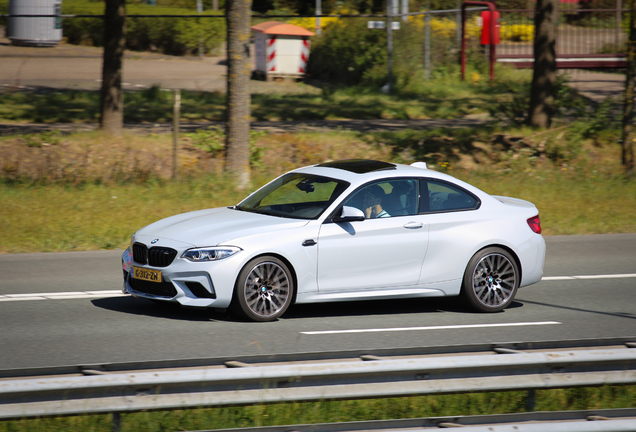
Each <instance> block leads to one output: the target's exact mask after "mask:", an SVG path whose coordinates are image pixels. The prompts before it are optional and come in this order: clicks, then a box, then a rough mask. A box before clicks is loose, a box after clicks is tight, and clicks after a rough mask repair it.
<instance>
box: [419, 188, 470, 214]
mask: <svg viewBox="0 0 636 432" xmlns="http://www.w3.org/2000/svg"><path fill="white" fill-rule="evenodd" d="M420 190H421V193H420V213H437V212H447V211H460V210H474V209H477V208H479V205H480V202H479V200H478V199H477V197H475V196H474V195H473V194H471V193H470V192H468V191H466V190H464V189H462V188H460V187H458V186H455V185H452V184H450V183H447V182H442V181H439V180H420Z"/></svg>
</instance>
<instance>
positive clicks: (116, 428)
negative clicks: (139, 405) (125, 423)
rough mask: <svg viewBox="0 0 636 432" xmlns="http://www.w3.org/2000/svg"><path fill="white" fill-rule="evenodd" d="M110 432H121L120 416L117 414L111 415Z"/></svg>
mask: <svg viewBox="0 0 636 432" xmlns="http://www.w3.org/2000/svg"><path fill="white" fill-rule="evenodd" d="M112 423H113V424H112V428H111V431H112V432H121V414H120V413H118V412H114V413H113V414H112Z"/></svg>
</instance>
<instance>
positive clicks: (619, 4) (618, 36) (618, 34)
mask: <svg viewBox="0 0 636 432" xmlns="http://www.w3.org/2000/svg"><path fill="white" fill-rule="evenodd" d="M622 3H623V2H622V1H621V0H616V42H615V43H616V49H617V50H618V49H620V46H621V18H622V16H623V12H622V9H623V4H622Z"/></svg>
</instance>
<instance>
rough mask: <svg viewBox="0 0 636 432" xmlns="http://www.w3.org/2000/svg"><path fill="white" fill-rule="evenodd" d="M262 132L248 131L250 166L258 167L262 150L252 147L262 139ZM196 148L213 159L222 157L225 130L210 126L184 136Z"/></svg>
mask: <svg viewBox="0 0 636 432" xmlns="http://www.w3.org/2000/svg"><path fill="white" fill-rule="evenodd" d="M263 135H264V132H259V131H255V130H250V165H251V166H252V167H253V168H254V167H259V166H260V163H261V157H262V154H263V153H262V150H261V149H260V148H258V147H257V146H255V145H254V141H255V140H256V139H258V138H259V137H262V136H263ZM184 138H185V139H186V140H189V141H191V143H192V145H193V146H194V147H196V148H199V149H201V150H204V151H206V152H207V153H209V154H210V156H212V157H214V158H220V157H223V155H224V153H225V130H224V129H223V128H221V127H220V126H210V127H208V128H205V129H199V130H197V131H196V132H191V133H187V134H185V135H184Z"/></svg>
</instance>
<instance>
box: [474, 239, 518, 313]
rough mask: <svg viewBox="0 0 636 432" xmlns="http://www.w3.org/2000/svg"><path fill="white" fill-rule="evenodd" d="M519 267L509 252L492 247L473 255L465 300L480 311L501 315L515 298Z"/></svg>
mask: <svg viewBox="0 0 636 432" xmlns="http://www.w3.org/2000/svg"><path fill="white" fill-rule="evenodd" d="M519 279H520V277H519V268H518V266H517V263H516V261H515V259H514V258H513V257H512V256H511V255H510V253H508V252H507V251H505V250H503V249H500V248H497V247H490V248H486V249H482V250H481V251H479V252H477V253H476V254H475V256H473V257H472V258H471V260H470V262H469V263H468V266H467V267H466V272H465V273H464V281H463V286H462V295H463V297H464V300H465V301H466V302H467V303H468V305H469V306H471V307H472V308H473V309H476V310H478V311H480V312H499V311H501V310H503V309H504V308H505V307H507V306H508V305H509V304H510V303H512V300H513V299H514V298H515V294H516V293H517V288H518V287H519V282H520V280H519Z"/></svg>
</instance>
